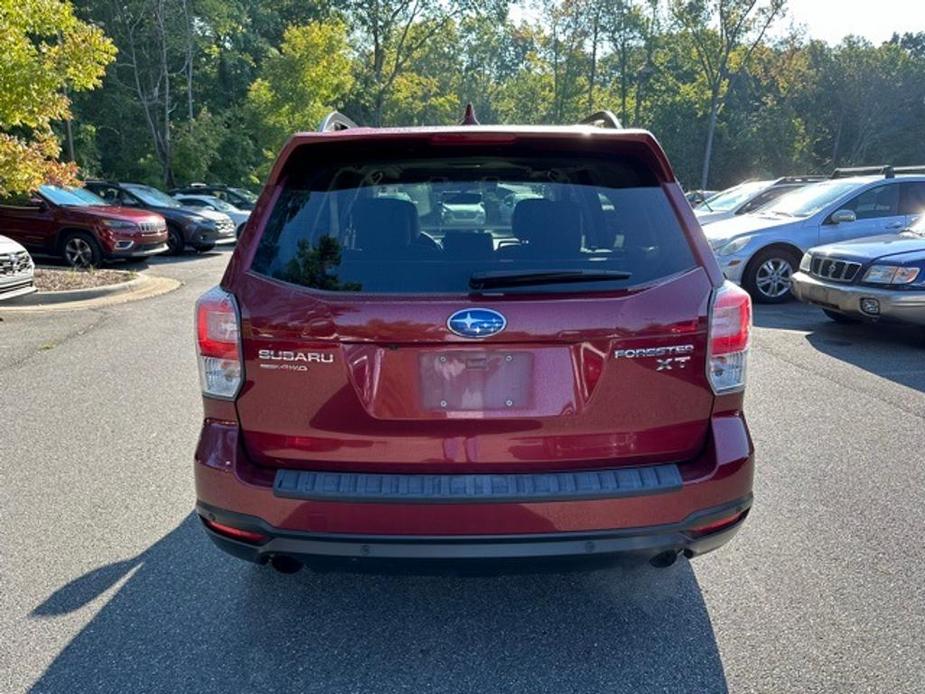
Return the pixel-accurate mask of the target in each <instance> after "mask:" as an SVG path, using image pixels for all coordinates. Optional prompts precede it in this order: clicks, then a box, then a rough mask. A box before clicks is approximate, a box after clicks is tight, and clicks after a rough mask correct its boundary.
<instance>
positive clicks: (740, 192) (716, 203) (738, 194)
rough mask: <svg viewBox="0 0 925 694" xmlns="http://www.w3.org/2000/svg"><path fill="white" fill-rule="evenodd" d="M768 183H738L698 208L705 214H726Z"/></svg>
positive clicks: (768, 183)
mask: <svg viewBox="0 0 925 694" xmlns="http://www.w3.org/2000/svg"><path fill="white" fill-rule="evenodd" d="M770 183H771V182H770V181H751V182H749V183H740V184H739V185H737V186H735V187H733V188H727V189H726V190H724V191H721V192H719V193H717V194H716V195H714V196H713V197H712V198H707V199H706V200H704V201H703V202H702V203H701V204H700V205H699V206H698V207H697V209H698V210H703V211H705V212H728V211H729V210H734V209H736V208H737V207H738V206H739V205H741V204H742V203H743V202H746V201H747V200H749V199H750V198H751V197H752V196H753V195H754V194H756V193H759V192H761V191H762V190H764V189H765V188H767V187H768V186H769V185H770Z"/></svg>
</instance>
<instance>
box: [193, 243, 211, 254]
mask: <svg viewBox="0 0 925 694" xmlns="http://www.w3.org/2000/svg"><path fill="white" fill-rule="evenodd" d="M213 248H215V244H214V243H204V244H202V245H200V246H196V252H197V253H208V252H209V251H211V250H212V249H213Z"/></svg>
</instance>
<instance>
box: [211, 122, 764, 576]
mask: <svg viewBox="0 0 925 694" xmlns="http://www.w3.org/2000/svg"><path fill="white" fill-rule="evenodd" d="M603 120H604V123H605V124H606V123H608V122H611V121H609V119H603ZM328 122H333V123H344V124H345V125H346V122H345V121H343V120H339V119H329V121H328ZM616 126H617V124H616V123H615V122H614V123H613V125H612V127H593V126H591V125H577V126H569V127H529V128H528V127H484V126H470V125H460V126H457V127H449V128H413V129H369V128H357V127H344V126H341V127H340V128H338V129H336V130H335V129H331V130H329V131H325V130H322V131H321V132H318V133H303V134H298V135H295V136H294V137H292V138H291V139H290V140H289V142H288V143H287V144H286V146H285V148H284V149H283V152H282V154H281V155H280V157H279V159H278V161H277V162H276V165H275V167H274V169H273V171H272V173H271V175H270V177H269V180H268V182H267V185H266V187H265V188H264V190H263V193H262V195H261V196H260V199H259V201H258V203H257V206H256V209H255V211H254V213H253V215H252V217H251V219H250V222H249V225H248V227H247V229H246V230H245V231H244V234H243V235H242V237H241V242H240V243H239V245H238V247H237V248H236V249H235V251H234V255H233V256H232V258H231V261H230V263H229V265H228V268H227V270H226V272H225V275H224V277H223V279H222V282H221V285H220V286H219V287H216V288H214V289H212V290H210V291H209V292H207V293H206V294H205V295H203V296H202V297H201V298H200V300H199V302H198V304H197V307H196V323H197V332H198V352H199V370H200V376H201V384H202V392H203V402H204V409H205V417H204V421H203V426H202V432H201V436H200V440H199V445H198V448H197V450H196V455H195V473H196V491H197V497H198V503H197V509H198V513H199V515H200V517H201V518H202V520H203V523H204V526H205V528H206V531H207V532H208V534H209V536H210V537H211V538H212V539H213V540H214V541H215V542H216V544H218V545H219V547H221V548H222V549H224V550H226V551H227V552H229V553H231V554H233V555H236V556H238V557H241V558H244V559H248V560H251V561H256V562H260V563H264V562H270V563H271V564H272V565H273V566H274V567H275V568H277V569H279V570H281V571H292V570H296V569H297V568H299V567H300V566H301V565H302V564H303V563H305V562H320V561H322V560H325V559H328V560H331V559H340V560H342V559H347V560H377V559H378V560H410V559H418V560H430V561H435V560H480V559H530V560H539V559H548V558H589V557H601V556H608V557H609V556H610V555H619V554H632V555H637V556H639V557H643V558H647V559H649V560H650V561H651V562H652V563H653V564H655V565H660V566H666V565H669V564H671V563H672V562H673V561H674V560H675V558H676V557H677V556H678V554H681V553H684V554H685V555H687V556H694V555H697V554H701V553H704V552H707V551H709V550H712V549H715V548H716V547H719V546H720V545H722V544H723V543H725V542H726V541H727V540H729V539H730V538H731V537H732V536H733V535H734V534H735V532H736V531H737V530H738V528H739V527H740V525H741V524H742V522H743V520H744V518H745V516H746V514H747V513H748V510H749V507H750V505H751V499H752V476H753V448H752V442H751V439H750V437H749V432H748V427H747V426H746V423H745V417H744V415H743V412H742V401H743V388H744V386H745V367H746V357H747V353H748V346H749V332H750V329H751V304H750V301H749V297H748V295H747V294H746V293H745V292H744V291H742V290H740V289H738V288H737V287H735V286H733V285H731V284H729V283H725V282H724V281H723V276H722V273H721V272H720V269H719V267H718V266H717V264H716V261H715V260H714V258H713V254H712V252H711V251H710V247H709V245H708V244H707V242H706V240H705V238H704V236H703V233H702V232H701V230H700V227H699V226H698V224H697V221H696V219H695V218H694V215H693V213H692V211H691V208H690V205H689V204H688V202H687V200H686V199H685V197H684V193H683V192H682V190H681V188H680V187H679V185H678V183H677V180H676V179H675V176H674V174H673V172H672V170H671V168H670V165H669V163H668V161H667V159H666V157H665V154H664V152H663V151H662V149H661V147H660V146H659V144H658V142H657V141H656V140H655V138H654V137H653V136H652V135H651V134H649V133H647V132H643V131H638V130H622V129H619V128H618V127H616ZM449 192H452V193H453V194H460V193H466V194H472V195H473V199H475V198H474V196H475V195H476V194H478V195H479V196H481V197H480V203H479V205H480V207H482V208H484V214H482V213H481V212H480V211H476V212H478V213H477V214H476V213H473V214H462V212H466V210H463V211H462V212H461V213H460V214H457V215H453V216H452V217H451V218H450V219H449V220H448V219H447V217H446V215H442V214H441V200H443V199H444V197H445V194H447V193H449ZM512 194H516V195H517V196H518V197H519V201H518V202H517V204H516V206H515V207H514V209H513V213H512V214H507V215H503V214H502V212H501V203H502V201H504V200H505V199H508V196H510V195H512Z"/></svg>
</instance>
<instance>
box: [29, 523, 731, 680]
mask: <svg viewBox="0 0 925 694" xmlns="http://www.w3.org/2000/svg"><path fill="white" fill-rule="evenodd" d="M136 567H137V569H136ZM133 569H135V571H134V573H133V574H132V575H131V576H130V577H129V578H128V579H127V580H126V581H125V583H124V585H122V586H121V587H120V588H119V589H118V591H117V592H116V593H115V594H114V596H113V597H112V599H111V600H110V601H109V602H108V603H107V604H106V605H105V606H104V607H103V608H102V609H101V610H100V611H99V613H98V614H97V615H96V616H95V617H94V618H93V619H92V620H91V621H90V623H89V624H87V626H86V627H85V628H84V629H83V630H82V631H81V632H80V633H79V634H78V635H77V636H76V637H75V638H74V640H73V641H71V643H70V644H68V645H67V647H65V649H64V650H63V651H62V652H61V653H60V654H59V655H58V657H57V658H56V659H55V661H54V662H53V663H52V664H51V665H50V666H49V668H48V670H47V671H46V672H45V673H44V674H43V675H42V677H41V679H40V680H39V681H38V682H37V683H36V684H35V686H34V688H33V691H35V692H75V691H80V692H99V691H145V692H150V691H165V692H168V691H169V692H176V691H190V692H192V691H195V692H213V691H214V692H232V691H234V692H239V691H248V692H257V691H286V692H291V691H302V692H341V691H350V692H366V691H370V692H388V691H411V692H438V691H440V692H468V691H477V692H501V691H503V692H521V691H522V692H539V691H549V692H604V691H607V692H624V691H625V692H645V691H672V692H683V691H690V692H724V691H727V687H726V680H725V675H724V672H723V666H722V662H721V660H720V657H719V653H718V650H717V646H716V641H715V637H714V634H713V629H712V626H711V624H710V618H709V615H708V613H707V610H706V607H705V605H704V601H703V597H702V596H701V593H700V588H699V586H698V584H697V580H696V577H695V576H694V573H693V571H692V570H691V568H690V565H689V564H688V562H687V561H686V560H681V561H679V562H678V563H677V564H675V566H673V567H671V568H670V569H653V568H650V567H648V566H644V567H635V568H611V569H607V570H596V571H592V572H569V573H552V574H549V573H546V574H537V575H518V576H496V577H465V578H448V577H433V576H376V575H368V574H336V573H313V572H309V571H303V572H302V573H300V574H297V575H295V576H285V575H281V574H277V573H276V572H274V571H272V570H271V569H269V568H267V567H257V566H253V565H250V564H246V563H243V562H240V561H237V560H233V559H231V558H230V557H226V556H224V555H223V554H221V553H219V551H218V550H217V549H215V548H213V546H212V545H211V543H210V542H209V541H208V539H207V538H206V537H205V535H204V533H203V532H202V529H201V528H200V527H199V521H198V520H197V519H196V518H195V516H194V515H193V514H191V515H190V516H189V517H187V518H186V519H185V520H184V522H183V523H182V524H181V525H180V526H179V527H177V528H176V529H175V530H173V531H172V532H170V533H169V534H168V535H166V536H165V537H164V538H163V539H161V540H159V541H158V542H157V543H156V544H154V545H153V546H151V547H150V548H149V549H148V550H146V551H145V552H143V553H142V554H141V555H139V556H137V557H135V558H133V559H130V560H126V561H121V562H117V563H114V564H110V565H108V566H104V567H101V568H99V569H96V570H94V571H91V572H90V573H88V574H86V575H84V576H82V577H80V578H78V579H76V580H74V581H72V582H71V583H69V584H67V585H65V586H63V587H62V588H60V589H59V590H57V591H56V592H55V593H54V594H52V595H51V596H50V597H49V598H48V599H47V600H46V601H45V602H44V603H42V604H41V605H40V606H38V607H37V608H35V609H34V611H33V613H32V618H33V619H53V618H55V617H56V616H58V615H63V614H67V613H69V612H72V611H74V610H76V609H78V608H79V607H81V606H83V605H85V604H87V603H88V602H90V601H91V600H93V599H94V598H96V597H97V596H98V595H100V593H102V592H103V591H105V590H106V589H107V588H109V587H111V586H113V585H114V584H115V583H116V582H118V581H119V579H120V578H121V577H123V576H125V575H127V574H128V573H129V572H130V571H132V570H133Z"/></svg>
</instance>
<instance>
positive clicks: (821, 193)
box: [761, 180, 863, 217]
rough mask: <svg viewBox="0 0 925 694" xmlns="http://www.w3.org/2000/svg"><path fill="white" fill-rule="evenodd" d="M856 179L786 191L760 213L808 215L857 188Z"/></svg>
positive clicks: (858, 185) (826, 182) (791, 215)
mask: <svg viewBox="0 0 925 694" xmlns="http://www.w3.org/2000/svg"><path fill="white" fill-rule="evenodd" d="M862 185H863V183H860V182H858V181H844V180H843V181H837V180H836V181H823V182H822V183H812V184H810V185H808V186H806V187H805V188H798V189H797V190H794V191H791V192H789V193H786V194H785V195H782V196H780V197H779V198H778V199H777V200H776V201H775V202H773V203H771V204H770V205H768V206H767V207H765V208H763V209H762V210H761V214H772V215H784V216H787V217H810V216H812V215H814V214H816V213H817V212H819V211H820V210H822V209H825V208H826V207H828V206H829V205H830V204H832V203H833V202H835V201H836V200H838V199H839V198H840V197H842V196H843V195H845V194H846V193H850V192H851V191H852V190H855V189H856V188H859V187H860V186H862Z"/></svg>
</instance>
